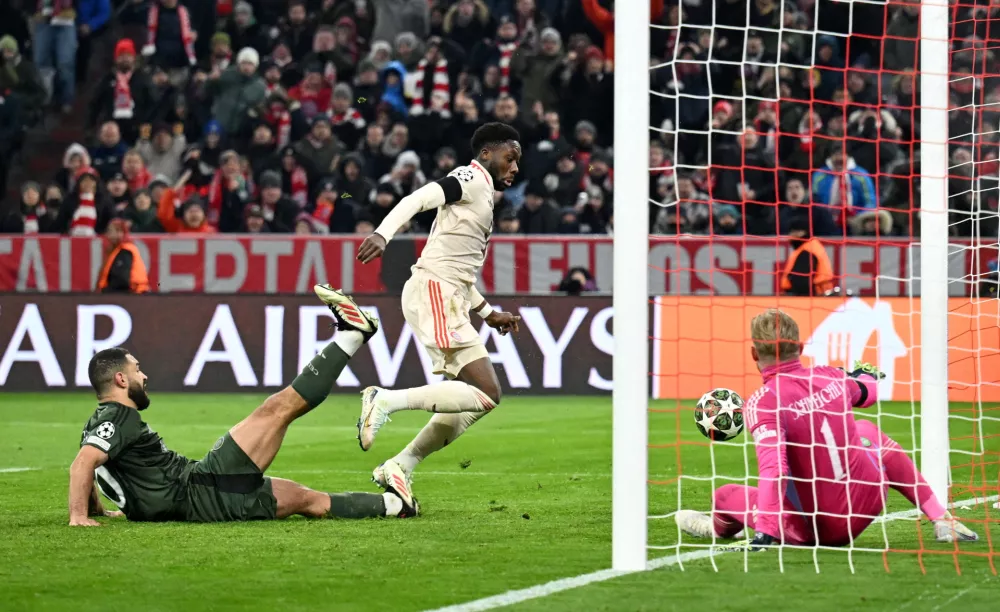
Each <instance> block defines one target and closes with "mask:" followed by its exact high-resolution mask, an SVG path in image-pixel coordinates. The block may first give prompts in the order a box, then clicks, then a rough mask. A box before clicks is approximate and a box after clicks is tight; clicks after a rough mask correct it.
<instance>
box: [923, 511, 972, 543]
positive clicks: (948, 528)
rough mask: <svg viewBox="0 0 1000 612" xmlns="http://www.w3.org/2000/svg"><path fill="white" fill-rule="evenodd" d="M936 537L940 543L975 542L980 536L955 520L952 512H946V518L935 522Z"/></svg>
mask: <svg viewBox="0 0 1000 612" xmlns="http://www.w3.org/2000/svg"><path fill="white" fill-rule="evenodd" d="M934 536H935V537H936V538H937V541H938V542H949V543H950V542H975V541H977V540H978V539H979V534H977V533H976V532H975V531H973V530H971V529H969V528H968V527H966V526H965V525H963V524H962V523H960V522H958V521H957V520H955V517H953V516H952V515H951V512H946V513H945V515H944V518H942V519H940V520H937V521H934Z"/></svg>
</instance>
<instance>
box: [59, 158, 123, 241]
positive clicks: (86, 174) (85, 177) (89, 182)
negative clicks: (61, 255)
mask: <svg viewBox="0 0 1000 612" xmlns="http://www.w3.org/2000/svg"><path fill="white" fill-rule="evenodd" d="M100 178H101V177H100V176H99V175H98V174H97V171H96V170H94V169H93V168H91V167H90V166H83V167H82V168H80V169H79V170H78V171H77V173H76V186H75V189H74V192H73V194H72V195H70V196H69V197H67V198H66V199H64V200H63V202H62V208H61V209H60V211H59V228H60V230H61V231H62V232H65V233H67V234H69V235H70V236H91V237H92V236H96V235H98V234H102V233H104V228H105V226H107V224H108V219H110V217H111V216H110V214H109V213H110V205H109V202H108V200H107V199H106V198H105V197H103V196H102V195H101V194H100V193H98V185H99V184H100Z"/></svg>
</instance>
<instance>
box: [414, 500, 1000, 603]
mask: <svg viewBox="0 0 1000 612" xmlns="http://www.w3.org/2000/svg"><path fill="white" fill-rule="evenodd" d="M997 499H1000V495H991V496H989V497H977V498H973V499H963V500H961V501H957V502H955V503H953V504H948V507H949V508H968V507H969V506H974V505H976V504H979V503H987V502H991V501H996V500H997ZM919 513H920V511H919V510H918V509H916V508H914V509H912V510H902V511H899V512H892V513H890V514H886V515H885V516H882V517H879V518H878V519H876V521H891V520H895V519H900V518H907V517H910V516H917V515H918V514H919ZM725 552H727V551H725V550H721V549H715V550H712V549H704V550H697V551H692V552H686V553H681V554H679V555H669V556H666V557H658V558H656V559H653V560H652V561H650V562H648V563H647V564H646V570H645V571H652V570H656V569H660V568H663V567H670V566H672V565H677V564H678V563H683V562H686V561H697V560H698V559H704V558H706V557H711V556H712V555H719V554H724V553H725ZM634 573H638V572H630V571H624V570H613V569H605V570H599V571H596V572H591V573H589V574H582V575H580V576H572V577H570V578H560V579H559V580H553V581H551V582H546V583H545V584H538V585H535V586H533V587H528V588H526V589H519V590H516V591H507V592H506V593H500V594H499V595H493V596H491V597H484V598H483V599H476V600H474V601H469V602H466V603H461V604H455V605H453V606H446V607H444V608H437V609H434V610H430V611H428V612H483V611H484V610H493V609H495V608H503V607H505V606H512V605H514V604H517V603H521V602H523V601H529V600H531V599H539V598H541V597H548V596H549V595H554V594H556V593H561V592H562V591H569V590H570V589H576V588H579V587H582V586H587V585H588V584H593V583H595V582H604V581H606V580H611V579H612V578H618V577H620V576H627V575H629V574H634ZM962 594H963V595H964V594H965V593H964V592H963V593H962Z"/></svg>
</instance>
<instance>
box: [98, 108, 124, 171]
mask: <svg viewBox="0 0 1000 612" xmlns="http://www.w3.org/2000/svg"><path fill="white" fill-rule="evenodd" d="M126 152H128V146H127V145H126V144H125V141H124V140H122V133H121V130H120V129H119V128H118V124H117V123H116V122H114V121H105V122H104V123H103V124H102V125H101V130H100V131H99V132H98V133H97V146H96V147H94V148H92V149H91V150H90V158H91V161H92V165H93V167H94V169H95V170H97V172H98V173H99V174H100V175H101V178H102V179H104V180H108V178H110V177H111V176H112V175H113V174H114V173H116V172H118V171H119V170H121V168H122V160H123V159H124V158H125V153H126Z"/></svg>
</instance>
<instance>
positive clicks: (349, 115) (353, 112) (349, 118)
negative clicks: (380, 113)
mask: <svg viewBox="0 0 1000 612" xmlns="http://www.w3.org/2000/svg"><path fill="white" fill-rule="evenodd" d="M414 106H416V102H414ZM410 112H411V113H412V112H413V109H412V108H411V109H410ZM330 122H331V123H332V124H333V127H337V126H338V125H344V124H345V123H350V124H351V125H353V126H354V127H356V128H358V129H359V130H363V129H365V125H367V124H366V123H365V118H364V117H363V116H362V115H361V113H360V112H358V109H356V108H354V107H353V106H352V107H350V108H348V109H347V110H346V111H344V112H342V113H338V112H336V111H332V112H331V113H330Z"/></svg>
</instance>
